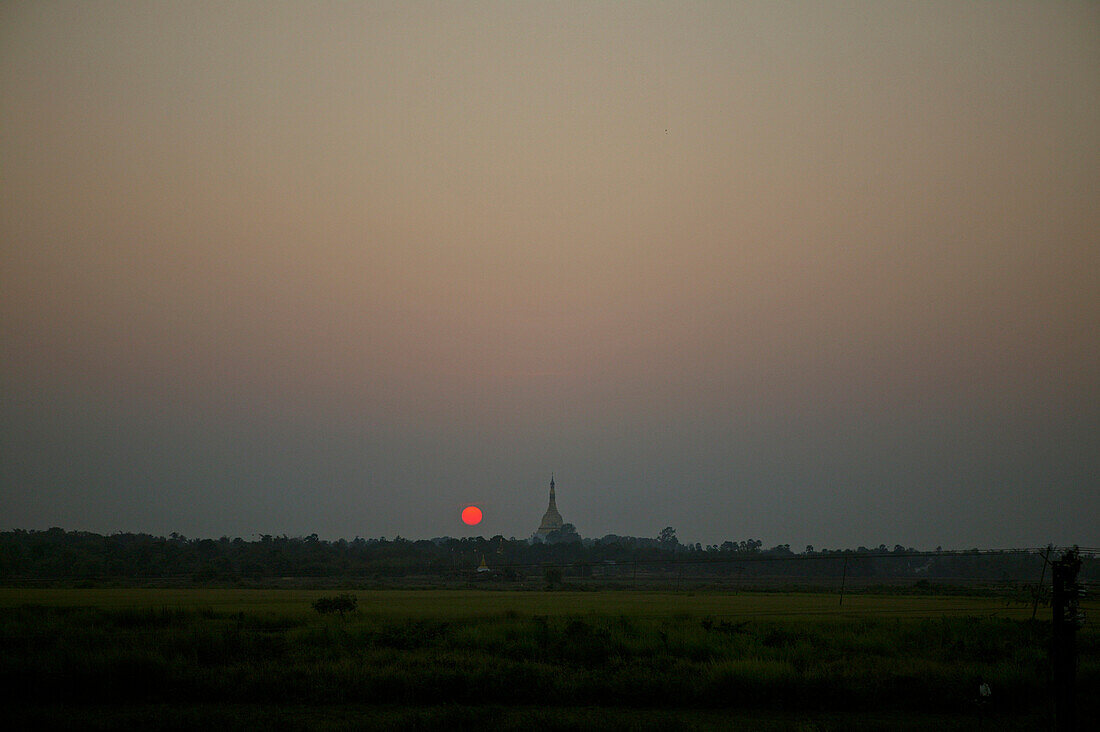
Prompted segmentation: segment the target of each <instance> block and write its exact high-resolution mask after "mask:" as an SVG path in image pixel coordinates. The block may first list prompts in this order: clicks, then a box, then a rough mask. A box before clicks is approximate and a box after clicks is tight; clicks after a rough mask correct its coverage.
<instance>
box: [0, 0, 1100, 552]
mask: <svg viewBox="0 0 1100 732" xmlns="http://www.w3.org/2000/svg"><path fill="white" fill-rule="evenodd" d="M0 246H2V250H0V257H2V258H0V348H2V351H0V354H2V359H3V360H2V373H0V378H2V382H0V437H2V444H0V450H2V452H0V457H2V465H0V469H2V474H0V517H2V519H0V521H2V525H0V529H11V528H16V527H19V528H47V527H49V526H54V525H57V526H62V527H64V528H70V529H87V530H94V531H118V530H124V531H148V532H152V533H167V532H170V531H179V532H182V533H184V534H186V535H188V536H194V535H198V536H214V537H216V536H220V535H222V534H228V535H231V536H237V535H240V536H244V537H251V536H252V535H254V534H257V533H270V534H282V533H287V534H291V535H296V534H299V535H300V534H309V533H313V532H316V533H318V534H320V535H321V536H322V537H326V538H336V537H340V536H343V537H348V538H351V537H353V536H355V535H357V534H358V535H360V536H380V535H384V536H389V537H392V536H394V535H396V534H400V535H403V536H408V537H414V538H420V537H432V536H440V535H454V536H462V535H469V534H471V533H479V534H484V535H486V536H490V535H493V534H497V533H500V534H504V535H505V536H517V537H526V536H529V535H530V534H531V533H533V532H534V530H535V529H536V528H537V526H538V523H539V519H540V518H541V515H542V512H543V511H544V510H545V508H546V489H547V483H548V481H549V478H550V473H551V471H553V472H554V473H555V474H556V477H557V485H558V507H559V508H560V510H561V513H562V515H563V517H564V518H565V520H566V521H570V522H572V523H574V524H576V526H577V528H578V530H579V531H580V532H581V534H583V535H585V536H601V535H603V534H606V533H618V534H633V535H640V536H655V535H656V534H657V533H658V531H660V529H661V528H663V527H664V526H666V525H672V526H674V527H675V528H676V529H677V531H678V534H679V535H680V538H681V539H682V540H685V541H688V540H690V541H701V542H703V543H712V542H720V541H722V540H725V539H733V540H740V539H746V538H759V539H761V540H763V541H764V542H765V544H767V545H768V546H771V545H773V544H776V543H788V542H789V543H791V544H792V546H795V547H796V548H801V547H802V546H803V545H804V544H806V543H812V544H815V545H816V546H818V547H822V546H826V547H838V546H856V545H858V544H864V545H869V546H877V545H878V544H879V543H887V544H889V545H891V546H892V545H893V544H894V543H901V544H905V545H913V546H918V547H932V546H935V545H943V546H944V547H970V546H982V547H1000V546H1035V545H1040V544H1045V543H1047V542H1048V541H1054V542H1056V543H1072V542H1079V543H1081V544H1085V545H1091V546H1096V545H1100V521H1098V520H1097V519H1098V517H1100V4H1096V3H1057V4H1055V3H1048V2H1023V3H1012V2H999V1H998V2H986V3H979V2H967V3H962V2H957V1H956V0H950V1H948V2H919V3H913V2H907V3H892V2H886V1H884V0H874V1H870V2H851V3H840V2H831V3H830V2H794V3H781V2H773V1H771V0H767V1H764V2H759V3H740V2H713V3H685V2H670V3H641V2H639V3H626V2H624V3H583V2H577V3H549V2H502V3H468V2H463V3H438V4H437V3H412V2H394V3H331V4H322V3H317V2H295V3H273V2H255V3H244V2H242V3H221V2H212V3H203V2H182V1H181V2H144V1H142V2H71V3H70V2H43V1H41V0H36V1H34V2H5V3H4V4H3V5H0ZM467 503H477V504H478V505H480V506H481V507H482V508H483V509H484V512H485V520H484V522H483V523H482V524H481V525H480V526H479V527H477V530H476V532H471V531H470V530H468V529H466V527H464V526H463V525H462V524H461V522H460V521H459V510H460V509H461V508H462V506H464V505H466V504H467Z"/></svg>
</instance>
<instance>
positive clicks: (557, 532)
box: [546, 524, 581, 544]
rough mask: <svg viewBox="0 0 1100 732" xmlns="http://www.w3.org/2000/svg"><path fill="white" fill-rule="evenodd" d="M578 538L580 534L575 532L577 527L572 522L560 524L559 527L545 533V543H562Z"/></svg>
mask: <svg viewBox="0 0 1100 732" xmlns="http://www.w3.org/2000/svg"><path fill="white" fill-rule="evenodd" d="M580 540H581V535H580V534H578V533H577V527H576V526H574V525H573V524H562V527H561V528H560V529H554V530H553V531H551V532H550V533H549V534H547V535H546V543H547V544H562V543H566V542H572V541H580Z"/></svg>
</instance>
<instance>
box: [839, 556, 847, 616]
mask: <svg viewBox="0 0 1100 732" xmlns="http://www.w3.org/2000/svg"><path fill="white" fill-rule="evenodd" d="M847 582H848V555H847V554H845V555H844V573H843V574H841V575H840V607H844V585H845V584H846V583H847Z"/></svg>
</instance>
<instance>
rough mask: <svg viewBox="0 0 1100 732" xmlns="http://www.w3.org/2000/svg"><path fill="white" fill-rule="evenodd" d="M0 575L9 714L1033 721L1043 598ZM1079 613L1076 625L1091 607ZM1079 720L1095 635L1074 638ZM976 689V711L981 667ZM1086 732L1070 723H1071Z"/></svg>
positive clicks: (592, 723)
mask: <svg viewBox="0 0 1100 732" xmlns="http://www.w3.org/2000/svg"><path fill="white" fill-rule="evenodd" d="M326 594H333V593H331V592H330V593H326V592H319V591H298V590H233V589H205V590H153V589H120V590H114V589H94V590H46V589H44V590H24V589H19V590H14V589H0V641H2V648H3V649H4V652H3V654H0V674H2V675H3V678H2V679H0V688H2V689H4V693H5V694H6V695H7V696H8V699H7V702H6V704H7V707H6V708H7V709H8V712H9V714H10V715H13V718H14V720H15V722H16V723H17V724H18V726H19V727H21V728H34V727H40V728H49V727H53V726H56V725H57V724H61V723H65V724H72V725H73V726H75V727H81V728H105V729H106V728H118V727H159V728H176V729H193V728H196V727H199V728H209V727H213V726H217V727H222V728H228V729H237V728H241V729H247V728H272V727H274V728H283V729H318V728H322V729H324V728H327V729H357V728H385V727H402V728H425V729H431V728H452V729H453V728H473V727H479V728H492V729H529V728H530V727H531V726H532V725H537V726H539V727H540V728H543V729H586V728H595V727H599V728H602V729H661V730H668V729H729V728H733V729H738V728H744V729H807V730H809V729H929V728H935V729H963V728H970V727H973V726H975V725H976V724H978V725H982V724H988V725H989V726H990V728H992V727H993V725H996V726H997V727H999V728H1002V729H1021V730H1023V729H1041V728H1044V727H1045V726H1047V724H1048V721H1049V688H1048V684H1049V680H1048V676H1049V672H1048V665H1047V649H1048V646H1049V639H1050V623H1049V621H1048V620H1046V614H1047V613H1049V610H1048V609H1046V608H1040V616H1039V617H1040V620H1039V621H1037V622H1031V621H1030V617H1031V608H1030V607H1027V606H1023V605H1021V604H1016V603H1008V602H1006V601H1004V600H998V599H994V598H967V597H932V596H919V597H912V596H908V597H895V596H874V595H863V594H858V595H850V596H847V597H845V598H844V603H843V606H840V605H839V598H838V597H837V596H836V595H824V594H794V593H790V594H784V593H767V594H766V593H744V594H724V593H696V594H692V593H669V592H665V593H661V592H629V591H615V592H505V591H484V590H468V591H457V590H454V591H434V590H425V591H396V590H388V591H371V592H364V591H359V592H357V593H356V594H357V596H358V599H359V610H358V611H357V612H356V613H354V614H352V615H350V616H348V617H347V618H340V617H336V616H320V615H318V614H317V613H315V612H314V611H313V610H312V609H311V602H312V601H313V600H315V599H317V598H318V597H321V596H323V595H326ZM1096 609H1097V608H1095V607H1094V608H1093V610H1094V613H1093V617H1097V616H1098V614H1097V613H1096V612H1095V610H1096ZM1079 641H1080V663H1079V671H1078V681H1079V686H1080V692H1079V697H1080V703H1081V704H1082V710H1081V711H1082V716H1083V717H1084V718H1086V719H1088V720H1095V718H1096V717H1095V715H1096V713H1097V709H1096V706H1095V705H1096V702H1095V700H1096V699H1097V698H1100V693H1098V692H1100V666H1098V663H1097V649H1098V648H1100V639H1098V634H1097V633H1096V632H1095V629H1094V628H1093V627H1092V626H1089V625H1086V626H1085V628H1084V629H1083V630H1082V632H1081V633H1080V634H1079ZM981 677H984V678H985V679H987V680H988V681H989V682H990V684H991V686H992V687H993V689H994V696H993V701H992V703H991V704H990V705H989V706H988V708H983V709H979V708H978V706H977V704H976V703H975V697H976V695H977V683H978V679H979V678H981ZM1086 728H1087V727H1086Z"/></svg>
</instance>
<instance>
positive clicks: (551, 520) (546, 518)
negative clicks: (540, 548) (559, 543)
mask: <svg viewBox="0 0 1100 732" xmlns="http://www.w3.org/2000/svg"><path fill="white" fill-rule="evenodd" d="M563 523H564V522H563V521H562V518H561V514H560V513H558V501H557V496H555V494H554V474H553V473H551V474H550V504H549V505H548V506H547V507H546V513H544V514H543V515H542V523H541V524H539V528H538V531H536V532H535V533H536V534H537V535H538V536H541V537H545V536H546V535H547V534H549V533H550V532H551V531H556V530H558V529H560V528H561V527H562V525H563Z"/></svg>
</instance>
